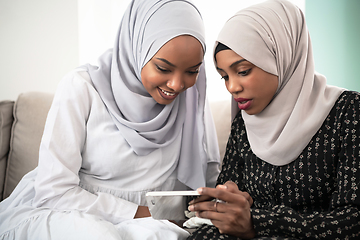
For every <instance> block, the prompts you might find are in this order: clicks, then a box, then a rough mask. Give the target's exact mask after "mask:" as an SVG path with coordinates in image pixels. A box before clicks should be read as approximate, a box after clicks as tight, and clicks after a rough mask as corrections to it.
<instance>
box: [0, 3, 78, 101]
mask: <svg viewBox="0 0 360 240" xmlns="http://www.w3.org/2000/svg"><path fill="white" fill-rule="evenodd" d="M77 11H78V8H77V1H74V0H51V1H49V0H31V1H29V0H0V100H5V99H11V100H15V99H16V98H17V96H18V95H19V94H20V93H21V92H26V91H45V92H54V91H55V89H56V86H57V84H58V82H59V81H60V79H61V78H62V77H63V76H64V74H66V73H67V72H68V71H69V70H71V69H73V68H74V67H76V66H78V64H79V47H78V46H79V41H78V39H79V38H78V16H77V14H78V13H77Z"/></svg>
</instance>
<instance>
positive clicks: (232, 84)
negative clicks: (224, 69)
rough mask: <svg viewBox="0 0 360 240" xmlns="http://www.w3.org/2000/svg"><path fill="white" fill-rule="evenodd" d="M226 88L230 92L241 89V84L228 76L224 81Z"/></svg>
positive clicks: (236, 91)
mask: <svg viewBox="0 0 360 240" xmlns="http://www.w3.org/2000/svg"><path fill="white" fill-rule="evenodd" d="M226 88H227V90H228V91H229V92H230V93H231V94H235V93H238V92H241V91H243V86H242V85H241V82H240V80H239V79H237V78H235V77H230V76H229V79H228V80H227V81H226Z"/></svg>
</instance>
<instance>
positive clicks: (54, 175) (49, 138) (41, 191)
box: [0, 0, 219, 240]
mask: <svg viewBox="0 0 360 240" xmlns="http://www.w3.org/2000/svg"><path fill="white" fill-rule="evenodd" d="M204 52H205V41H204V26H203V22H202V19H201V16H200V13H199V12H198V10H197V8H196V7H195V6H194V5H193V3H192V2H190V1H187V0H176V1H175V0H134V1H132V2H131V3H130V5H129V7H128V9H127V10H126V12H125V14H124V16H123V19H122V22H121V25H120V28H119V31H118V34H117V39H116V41H115V45H114V48H113V49H110V50H108V51H107V52H105V53H104V54H103V55H102V56H101V57H100V58H99V65H98V66H92V65H86V66H82V67H80V68H78V69H76V70H75V71H73V72H71V73H69V74H68V75H67V76H66V77H65V78H64V79H63V80H62V81H61V83H60V84H59V87H58V89H57V91H56V94H55V97H54V100H53V104H52V106H51V109H50V111H49V114H48V118H47V121H46V125H45V129H44V134H43V138H42V141H41V145H40V152H39V165H38V167H37V168H36V169H35V170H33V171H32V172H30V173H29V174H27V175H26V176H25V177H24V178H23V179H22V181H21V182H20V183H19V185H18V186H17V188H16V189H15V190H14V192H13V193H12V194H11V196H10V197H9V198H7V199H5V200H4V201H3V202H2V203H1V204H0V219H1V221H0V239H87V240H88V239H127V240H128V239H184V238H186V237H187V236H188V235H189V233H188V232H187V231H185V230H184V229H182V228H180V227H178V226H177V225H175V224H173V223H171V222H169V221H165V220H161V221H160V220H154V219H152V218H151V217H150V213H149V209H148V207H147V203H146V199H145V194H146V193H147V192H148V191H154V190H157V191H162V190H187V189H196V188H198V187H201V186H212V187H214V186H215V181H216V178H217V176H218V173H219V151H218V146H217V140H216V133H215V129H214V125H213V122H212V119H211V114H210V112H209V111H210V110H209V108H208V107H206V104H207V103H206V96H205V89H206V78H205V72H204V64H203V56H204Z"/></svg>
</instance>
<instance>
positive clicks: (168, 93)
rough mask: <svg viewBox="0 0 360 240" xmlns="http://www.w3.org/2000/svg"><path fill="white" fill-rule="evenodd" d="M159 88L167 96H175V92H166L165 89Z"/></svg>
mask: <svg viewBox="0 0 360 240" xmlns="http://www.w3.org/2000/svg"><path fill="white" fill-rule="evenodd" d="M159 89H160V90H161V91H162V92H163V93H164V94H165V95H167V96H175V95H176V93H171V92H167V91H165V90H163V89H161V88H159Z"/></svg>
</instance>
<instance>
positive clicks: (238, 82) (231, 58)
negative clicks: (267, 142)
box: [216, 50, 278, 115]
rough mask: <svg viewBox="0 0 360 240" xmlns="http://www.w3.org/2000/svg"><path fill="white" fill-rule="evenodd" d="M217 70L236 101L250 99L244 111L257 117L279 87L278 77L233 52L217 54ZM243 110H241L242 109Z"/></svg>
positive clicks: (225, 51) (224, 51)
mask: <svg viewBox="0 0 360 240" xmlns="http://www.w3.org/2000/svg"><path fill="white" fill-rule="evenodd" d="M216 64H217V66H216V69H217V71H218V72H219V74H220V75H221V77H222V78H223V79H224V80H225V86H226V88H227V90H228V91H229V93H231V95H232V96H233V97H234V99H235V101H236V100H237V99H239V98H242V99H248V100H249V101H248V103H247V104H248V105H250V106H249V107H247V108H246V109H245V110H244V111H245V112H246V113H247V114H249V115H256V114H258V113H260V112H261V111H262V110H264V109H265V108H266V106H267V105H268V104H269V103H270V101H271V100H272V98H273V97H274V95H275V93H276V90H277V87H278V77H277V76H276V75H273V74H270V73H268V72H265V71H264V70H262V69H261V68H259V67H257V66H255V65H254V64H252V63H251V62H249V61H247V60H246V59H244V58H242V57H241V56H239V55H238V54H236V53H235V52H234V51H232V50H223V51H220V52H218V53H217V54H216ZM240 109H241V108H240Z"/></svg>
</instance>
